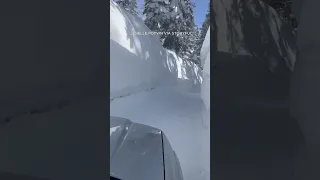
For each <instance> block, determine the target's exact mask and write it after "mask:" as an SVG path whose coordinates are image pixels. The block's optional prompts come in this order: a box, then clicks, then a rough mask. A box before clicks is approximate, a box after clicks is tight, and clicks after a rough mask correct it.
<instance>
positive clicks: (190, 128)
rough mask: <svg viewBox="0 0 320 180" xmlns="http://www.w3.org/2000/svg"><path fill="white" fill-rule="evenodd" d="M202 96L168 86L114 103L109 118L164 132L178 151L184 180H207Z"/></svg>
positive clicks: (119, 99) (205, 129)
mask: <svg viewBox="0 0 320 180" xmlns="http://www.w3.org/2000/svg"><path fill="white" fill-rule="evenodd" d="M202 108H203V102H202V100H201V98H200V94H199V93H190V92H186V91H181V87H179V85H177V86H172V87H170V86H166V87H159V88H156V89H153V90H152V91H144V92H141V93H137V94H133V95H130V96H126V97H123V98H118V99H115V100H114V101H112V102H111V104H110V115H111V116H118V117H124V118H128V119H130V120H132V121H133V122H136V123H141V124H146V125H150V126H153V127H156V128H159V129H161V130H162V131H163V132H164V133H165V134H166V136H167V137H168V139H169V141H170V143H171V145H172V148H173V149H174V150H175V152H176V154H177V156H178V158H179V160H180V163H181V168H182V172H183V176H184V179H185V180H194V179H197V180H207V179H209V178H208V175H209V172H206V171H205V170H204V169H205V167H204V166H205V165H204V159H205V154H206V153H203V152H205V151H206V150H205V149H204V145H205V143H209V142H204V140H205V139H207V138H206V137H204V136H205V134H206V133H204V132H205V131H208V129H207V128H205V127H204V125H203V123H202V117H201V112H202Z"/></svg>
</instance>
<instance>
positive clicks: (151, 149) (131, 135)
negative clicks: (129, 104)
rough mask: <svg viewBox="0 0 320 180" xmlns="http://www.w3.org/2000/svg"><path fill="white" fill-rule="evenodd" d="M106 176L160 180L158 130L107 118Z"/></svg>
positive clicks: (162, 174)
mask: <svg viewBox="0 0 320 180" xmlns="http://www.w3.org/2000/svg"><path fill="white" fill-rule="evenodd" d="M110 175H111V176H114V177H116V178H119V179H121V180H151V179H152V180H164V162H163V148H162V131H161V130H159V129H156V128H153V127H150V126H146V125H142V124H138V123H133V122H131V121H130V120H127V119H124V118H118V117H111V118H110Z"/></svg>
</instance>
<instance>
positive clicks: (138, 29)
mask: <svg viewBox="0 0 320 180" xmlns="http://www.w3.org/2000/svg"><path fill="white" fill-rule="evenodd" d="M139 33H140V34H144V35H139ZM110 53H111V54H110V76H111V77H110V78H111V79H110V98H111V99H113V98H116V97H120V96H124V95H128V94H131V93H135V92H139V91H143V90H147V89H151V88H154V87H156V86H159V85H163V84H171V83H176V82H178V81H177V80H179V79H180V80H184V81H188V83H189V82H191V83H189V84H190V85H191V86H192V87H193V86H194V85H200V82H201V74H200V73H199V72H200V69H199V68H198V67H197V65H195V64H193V63H191V62H186V61H183V60H182V59H181V58H180V57H178V56H177V55H176V53H174V52H173V51H170V50H166V49H164V48H163V47H162V45H161V43H160V40H159V37H158V36H157V35H155V34H152V32H151V31H150V29H149V28H148V27H146V26H145V25H144V22H143V21H142V20H141V19H140V18H139V17H138V16H134V15H132V14H130V13H129V12H127V11H125V10H123V9H122V8H121V7H119V6H118V5H117V4H116V3H114V2H113V1H110ZM192 87H191V88H192Z"/></svg>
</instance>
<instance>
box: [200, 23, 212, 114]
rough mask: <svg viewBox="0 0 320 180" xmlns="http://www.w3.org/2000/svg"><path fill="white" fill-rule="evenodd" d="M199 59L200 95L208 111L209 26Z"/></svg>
mask: <svg viewBox="0 0 320 180" xmlns="http://www.w3.org/2000/svg"><path fill="white" fill-rule="evenodd" d="M200 59H201V65H202V67H203V71H202V76H203V82H202V86H201V97H202V100H203V102H204V104H205V106H206V108H207V109H208V110H209V111H210V28H209V29H208V32H207V34H206V37H205V40H204V42H203V45H202V48H201V52H200Z"/></svg>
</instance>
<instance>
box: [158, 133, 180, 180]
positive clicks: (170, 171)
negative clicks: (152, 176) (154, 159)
mask: <svg viewBox="0 0 320 180" xmlns="http://www.w3.org/2000/svg"><path fill="white" fill-rule="evenodd" d="M162 138H163V151H164V163H165V180H183V176H182V171H181V167H180V162H179V160H178V158H177V156H176V154H175V152H174V151H173V149H172V147H171V145H170V143H169V140H168V139H167V137H166V136H165V135H164V134H162Z"/></svg>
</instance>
